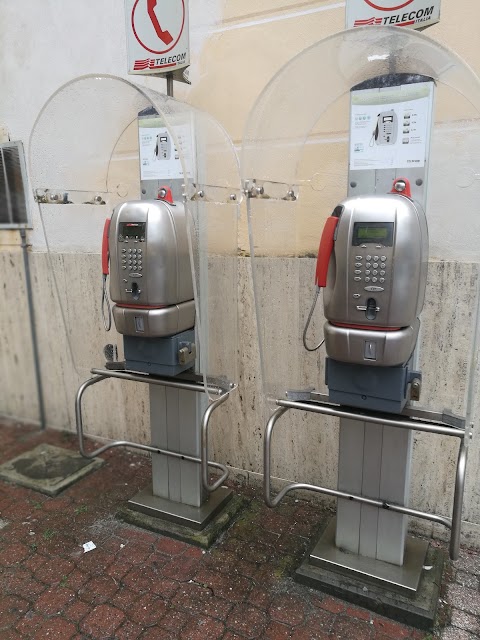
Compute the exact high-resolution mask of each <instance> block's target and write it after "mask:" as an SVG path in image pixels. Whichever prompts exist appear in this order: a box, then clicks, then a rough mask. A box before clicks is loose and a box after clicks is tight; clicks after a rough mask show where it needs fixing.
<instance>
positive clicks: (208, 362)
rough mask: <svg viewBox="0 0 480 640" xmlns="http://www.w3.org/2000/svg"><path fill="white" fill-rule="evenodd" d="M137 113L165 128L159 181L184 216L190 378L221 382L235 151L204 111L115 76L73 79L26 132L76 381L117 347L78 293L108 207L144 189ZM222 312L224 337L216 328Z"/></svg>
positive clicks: (230, 303) (90, 282) (231, 352)
mask: <svg viewBox="0 0 480 640" xmlns="http://www.w3.org/2000/svg"><path fill="white" fill-rule="evenodd" d="M139 115H142V116H145V117H147V118H149V117H150V118H155V119H156V120H155V125H156V126H157V127H158V126H161V127H163V128H164V129H165V130H166V131H167V132H168V135H169V137H170V140H171V142H172V149H171V152H172V158H173V157H174V156H175V154H176V157H175V160H172V162H170V163H169V164H168V166H166V168H165V169H164V170H163V169H162V171H164V173H162V177H163V179H165V180H168V179H170V178H171V179H173V180H174V182H175V181H176V187H175V188H174V195H175V196H176V199H183V200H184V201H185V205H186V208H187V210H188V212H189V238H190V257H191V263H192V269H193V272H194V273H193V275H194V289H195V303H196V318H197V319H196V330H197V341H198V343H199V346H200V349H199V351H200V358H201V366H200V373H202V374H203V375H204V376H205V380H206V379H207V378H208V379H209V380H212V379H213V378H215V379H218V378H221V379H222V380H223V382H225V383H226V384H227V386H228V384H229V383H232V382H235V381H236V371H235V362H236V347H235V339H234V336H235V335H236V331H235V328H236V308H237V304H236V252H237V231H236V229H237V217H238V207H239V204H240V202H241V199H242V191H241V183H240V176H239V167H238V160H237V156H236V153H235V150H234V148H233V145H232V144H231V141H230V139H229V137H228V136H227V134H226V133H225V131H224V130H223V129H222V127H221V126H220V125H219V124H218V123H217V122H216V121H215V120H214V119H213V118H211V117H210V116H209V115H208V114H206V113H204V112H201V111H199V110H197V109H195V108H193V107H191V106H190V105H187V104H184V103H181V102H178V101H177V100H175V99H173V98H171V97H168V96H166V95H163V94H161V93H158V92H156V91H154V90H152V89H148V88H146V87H140V86H137V85H135V84H133V83H131V82H129V81H127V80H124V79H122V78H117V77H113V76H93V75H91V76H83V77H80V78H77V79H75V80H73V81H71V82H69V83H68V84H66V85H64V86H63V87H61V88H60V89H59V90H58V91H56V92H55V93H54V94H53V95H52V96H51V97H50V99H49V100H48V101H47V103H46V104H45V106H44V107H43V109H42V111H41V112H40V114H39V116H38V118H37V120H36V122H35V125H34V128H33V131H32V135H31V138H30V150H29V151H30V176H31V182H32V185H33V189H34V194H35V198H36V201H37V202H38V206H39V212H40V218H41V222H42V225H43V229H44V232H45V242H46V246H47V248H48V250H49V252H50V257H51V264H52V271H53V276H54V282H55V285H56V288H57V293H58V296H59V300H60V305H61V309H62V315H63V320H64V325H65V331H66V335H67V338H68V342H69V346H70V352H71V355H72V358H73V364H74V368H75V369H76V370H77V372H78V373H80V374H81V375H82V376H84V375H85V374H86V372H88V370H89V369H90V368H92V367H95V366H97V367H98V366H102V365H103V362H104V360H103V354H102V349H103V345H104V344H105V342H106V341H108V342H114V343H116V344H117V345H118V346H119V348H120V347H121V339H120V336H119V335H114V336H112V334H109V335H108V334H106V333H105V331H104V328H103V324H102V319H101V316H100V300H101V296H100V293H99V295H98V296H96V295H95V296H92V295H88V296H85V295H84V292H85V290H88V291H91V290H92V289H94V290H95V291H96V290H99V283H100V281H101V268H100V249H101V239H102V229H103V224H104V221H105V219H106V218H108V217H109V216H110V215H111V213H112V210H113V208H114V207H115V206H116V205H117V204H118V203H120V202H123V201H126V200H135V199H139V198H140V197H141V195H142V194H141V189H142V188H143V187H142V185H141V179H140V175H141V174H140V162H142V163H148V157H146V156H145V155H142V153H141V152H140V150H139V124H138V117H139ZM142 122H143V121H142ZM145 126H147V125H145ZM160 185H161V179H160V178H159V179H158V186H160ZM59 253H62V254H66V256H65V258H64V261H63V262H64V268H65V273H63V274H61V275H60V274H59V271H58V268H56V266H55V254H59ZM69 254H71V255H70V256H69ZM92 254H93V256H92ZM57 266H58V265H57ZM212 266H213V267H214V268H212ZM67 280H68V284H67V283H66V281H67ZM221 319H222V320H224V321H225V325H226V326H228V335H227V332H225V331H224V330H223V328H222V326H223V325H222V326H220V327H219V325H218V323H219V322H220V321H221ZM223 339H225V343H224V342H223Z"/></svg>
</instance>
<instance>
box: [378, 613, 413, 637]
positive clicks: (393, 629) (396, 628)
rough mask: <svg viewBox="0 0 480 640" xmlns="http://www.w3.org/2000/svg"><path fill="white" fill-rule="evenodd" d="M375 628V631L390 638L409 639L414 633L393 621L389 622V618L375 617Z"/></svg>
mask: <svg viewBox="0 0 480 640" xmlns="http://www.w3.org/2000/svg"><path fill="white" fill-rule="evenodd" d="M373 626H374V628H375V631H379V632H381V633H383V635H385V636H387V637H389V638H408V637H409V636H410V635H411V633H412V630H411V628H410V627H406V626H405V625H402V624H399V623H398V622H394V621H393V620H387V618H377V617H373Z"/></svg>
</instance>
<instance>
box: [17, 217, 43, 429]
mask: <svg viewBox="0 0 480 640" xmlns="http://www.w3.org/2000/svg"><path fill="white" fill-rule="evenodd" d="M20 237H21V239H22V244H21V247H22V253H23V264H24V267H25V284H26V286H27V301H28V315H29V318H30V334H31V336H32V350H33V364H34V368H35V382H36V386H37V396H38V408H39V413H40V428H41V429H42V430H44V429H45V428H46V419H45V404H44V400H43V388H42V377H41V371H40V357H39V351H38V339H37V329H36V327H35V308H34V306H33V294H32V277H31V273H30V261H29V257H28V244H27V232H26V230H25V229H20Z"/></svg>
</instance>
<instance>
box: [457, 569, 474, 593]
mask: <svg viewBox="0 0 480 640" xmlns="http://www.w3.org/2000/svg"><path fill="white" fill-rule="evenodd" d="M455 582H457V583H458V584H459V585H460V586H462V587H468V588H469V589H476V590H477V591H478V589H479V583H478V577H477V576H476V575H475V574H473V573H467V572H466V571H457V575H456V576H455Z"/></svg>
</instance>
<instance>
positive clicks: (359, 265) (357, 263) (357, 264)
mask: <svg viewBox="0 0 480 640" xmlns="http://www.w3.org/2000/svg"><path fill="white" fill-rule="evenodd" d="M355 266H356V267H363V263H362V262H356V263H355Z"/></svg>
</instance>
